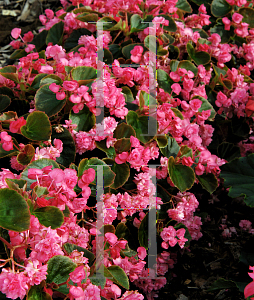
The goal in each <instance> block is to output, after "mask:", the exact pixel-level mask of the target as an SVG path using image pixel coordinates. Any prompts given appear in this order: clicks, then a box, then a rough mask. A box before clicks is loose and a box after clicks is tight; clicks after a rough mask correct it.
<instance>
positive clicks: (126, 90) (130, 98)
mask: <svg viewBox="0 0 254 300" xmlns="http://www.w3.org/2000/svg"><path fill="white" fill-rule="evenodd" d="M122 93H124V94H125V95H126V97H127V100H126V101H127V102H132V101H134V97H133V94H132V91H131V90H130V88H128V87H127V86H123V87H122Z"/></svg>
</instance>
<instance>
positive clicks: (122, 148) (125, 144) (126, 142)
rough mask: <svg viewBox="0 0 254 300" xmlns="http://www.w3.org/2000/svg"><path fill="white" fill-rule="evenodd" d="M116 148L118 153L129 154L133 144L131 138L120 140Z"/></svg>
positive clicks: (115, 145) (116, 143)
mask: <svg viewBox="0 0 254 300" xmlns="http://www.w3.org/2000/svg"><path fill="white" fill-rule="evenodd" d="M114 148H115V150H116V151H117V152H118V153H122V152H128V151H130V149H131V142H130V139H129V138H123V139H119V140H117V141H116V142H115V144H114Z"/></svg>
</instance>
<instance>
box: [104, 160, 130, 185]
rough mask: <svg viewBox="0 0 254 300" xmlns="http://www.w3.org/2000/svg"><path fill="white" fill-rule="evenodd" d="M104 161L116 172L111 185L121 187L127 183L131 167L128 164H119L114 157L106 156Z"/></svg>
mask: <svg viewBox="0 0 254 300" xmlns="http://www.w3.org/2000/svg"><path fill="white" fill-rule="evenodd" d="M104 162H105V163H106V164H107V165H110V166H111V170H112V171H113V172H114V173H115V174H116V177H115V179H114V183H113V184H112V185H111V187H112V188H113V189H119V188H120V187H121V186H123V185H124V184H125V182H126V181H127V180H128V178H129V176H130V168H129V166H128V165H127V164H125V163H124V164H120V165H119V164H117V163H116V162H115V161H114V160H113V159H110V158H106V159H104Z"/></svg>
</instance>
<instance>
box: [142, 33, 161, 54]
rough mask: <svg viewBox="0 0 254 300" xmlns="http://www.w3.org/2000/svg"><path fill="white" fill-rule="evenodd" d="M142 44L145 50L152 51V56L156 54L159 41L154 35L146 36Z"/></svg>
mask: <svg viewBox="0 0 254 300" xmlns="http://www.w3.org/2000/svg"><path fill="white" fill-rule="evenodd" d="M144 44H145V46H146V48H147V49H149V50H150V51H152V52H153V53H154V54H157V55H158V53H157V49H158V48H159V45H160V43H159V40H158V38H157V37H156V36H154V35H147V36H146V37H145V40H144Z"/></svg>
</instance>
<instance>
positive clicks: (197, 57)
mask: <svg viewBox="0 0 254 300" xmlns="http://www.w3.org/2000/svg"><path fill="white" fill-rule="evenodd" d="M186 48H187V51H188V54H189V55H190V57H191V58H192V59H193V60H194V62H195V63H196V64H197V65H198V66H199V65H205V64H208V63H209V62H210V60H211V56H210V54H209V53H207V52H205V51H197V52H196V51H195V49H194V47H193V46H192V45H191V43H188V44H187V46H186Z"/></svg>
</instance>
